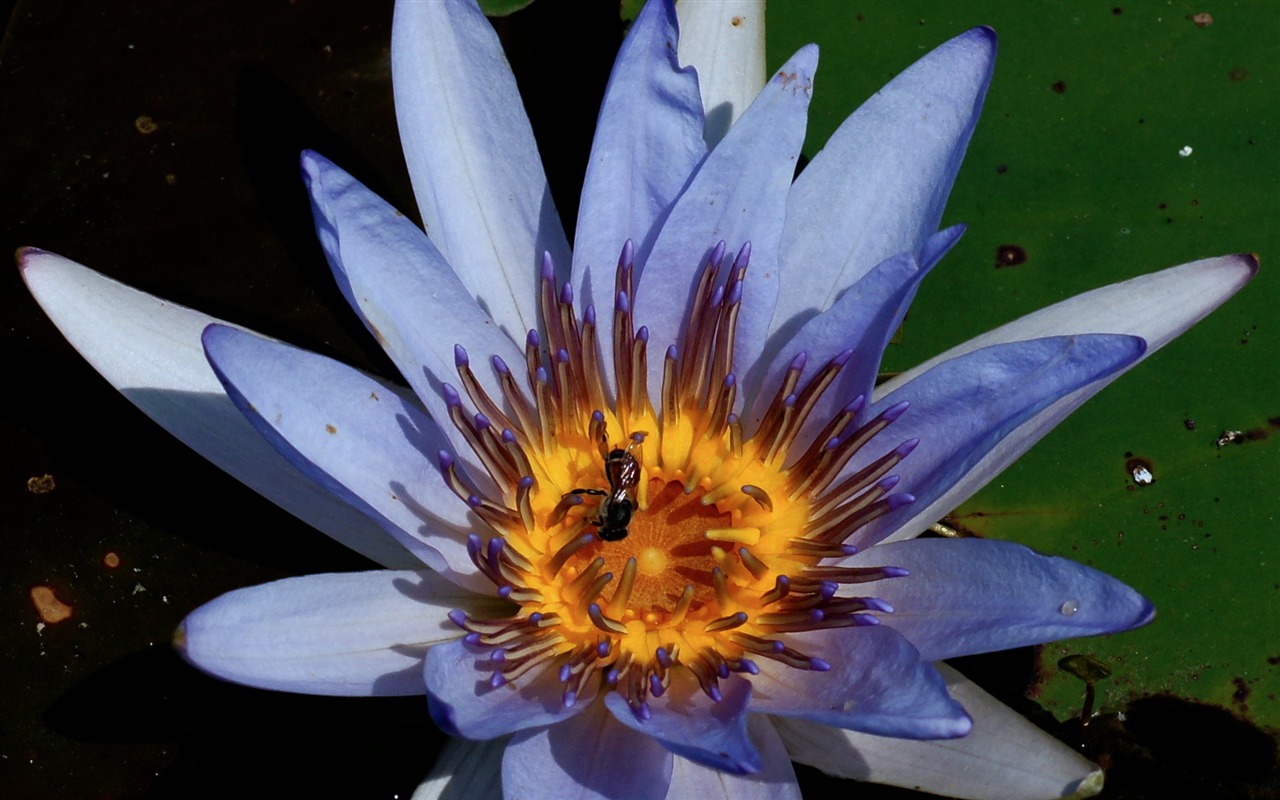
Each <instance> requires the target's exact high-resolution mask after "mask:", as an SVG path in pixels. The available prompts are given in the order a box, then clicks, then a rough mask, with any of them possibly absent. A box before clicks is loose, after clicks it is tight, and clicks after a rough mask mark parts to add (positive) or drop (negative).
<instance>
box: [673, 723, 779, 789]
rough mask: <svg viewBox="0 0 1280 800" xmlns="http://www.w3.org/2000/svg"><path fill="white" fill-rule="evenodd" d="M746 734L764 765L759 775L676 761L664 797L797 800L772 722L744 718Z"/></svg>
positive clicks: (692, 762)
mask: <svg viewBox="0 0 1280 800" xmlns="http://www.w3.org/2000/svg"><path fill="white" fill-rule="evenodd" d="M747 733H748V734H750V736H751V741H752V742H753V743H754V744H755V746H756V747H757V748H758V749H759V751H760V756H761V758H762V759H763V761H764V767H763V768H762V769H761V770H760V771H759V772H757V773H755V774H753V775H732V774H730V773H727V772H721V771H719V770H716V769H712V768H711V767H704V766H703V765H701V764H699V763H697V762H696V761H690V760H688V759H686V758H677V759H676V763H675V769H674V770H672V773H671V790H670V791H668V792H667V797H668V798H670V800H682V798H697V800H800V787H799V785H797V784H796V772H795V770H794V769H793V768H792V766H791V758H790V756H789V755H787V750H786V747H785V745H784V744H783V742H782V738H781V737H780V736H779V735H778V731H777V729H776V728H775V727H774V724H773V719H772V718H771V717H769V716H767V715H765V714H750V715H748V717H747Z"/></svg>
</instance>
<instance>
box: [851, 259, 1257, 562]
mask: <svg viewBox="0 0 1280 800" xmlns="http://www.w3.org/2000/svg"><path fill="white" fill-rule="evenodd" d="M1257 271H1258V260H1257V257H1256V256H1252V255H1232V256H1221V257H1219V258H1206V259H1202V260H1200V261H1193V262H1191V263H1189V264H1182V265H1181V266H1177V267H1170V268H1169V269H1165V270H1161V271H1160V272H1154V273H1151V274H1150V275H1142V276H1139V277H1137V278H1133V279H1131V280H1127V281H1122V282H1120V283H1113V284H1111V285H1110V286H1104V287H1102V288H1100V289H1094V290H1092V291H1089V292H1085V293H1084V294H1079V295H1076V296H1075V297H1072V298H1070V299H1068V300H1064V301H1062V302H1061V303H1056V304H1054V305H1052V306H1049V307H1048V308H1043V309H1041V310H1039V311H1036V312H1033V313H1031V314H1028V315H1027V316H1025V317H1022V318H1021V319H1017V320H1014V321H1013V322H1010V323H1008V324H1006V325H1002V326H1001V327H999V328H996V329H995V330H993V331H990V332H988V333H985V334H983V335H981V336H977V337H975V338H973V339H970V340H969V341H967V342H965V343H963V344H960V345H957V346H956V347H953V348H951V349H950V350H948V351H946V352H945V353H943V354H941V355H939V356H936V357H934V358H932V359H929V360H928V361H926V362H924V363H923V364H921V365H919V366H917V367H913V368H912V369H909V370H907V371H906V372H903V373H902V374H901V375H898V376H897V377H895V378H893V379H892V380H889V381H886V382H885V383H884V384H882V385H881V386H879V387H877V390H876V396H877V397H884V396H885V395H886V394H888V393H889V392H892V391H893V390H894V389H897V388H899V387H900V386H902V385H903V384H905V383H906V382H908V381H910V380H912V379H913V378H915V377H917V376H918V375H920V374H921V373H923V372H925V371H927V370H928V369H929V368H931V367H933V366H934V365H935V364H937V363H939V362H941V361H945V360H948V359H952V358H955V357H957V356H960V355H963V354H964V353H967V352H970V351H972V350H976V349H978V348H980V347H987V346H989V345H992V344H999V343H1003V342H1013V341H1021V340H1026V339H1032V338H1037V337H1043V336H1059V335H1071V334H1077V333H1123V334H1130V335H1136V336H1141V337H1142V338H1143V339H1145V340H1146V342H1147V350H1146V352H1145V353H1144V354H1143V355H1142V357H1141V358H1139V359H1138V361H1135V362H1134V364H1131V365H1130V366H1128V367H1126V368H1124V369H1122V370H1120V371H1119V372H1116V373H1114V374H1112V375H1109V376H1107V377H1105V378H1102V379H1100V380H1097V381H1094V382H1093V383H1091V384H1089V385H1087V386H1084V387H1082V388H1080V389H1077V390H1076V391H1074V392H1072V393H1071V394H1069V395H1067V396H1065V397H1063V398H1062V399H1060V400H1058V401H1057V402H1055V403H1053V404H1052V405H1050V406H1048V407H1047V408H1045V409H1044V410H1042V411H1040V412H1039V413H1038V414H1036V415H1035V416H1033V417H1031V418H1030V419H1029V420H1027V421H1026V422H1024V423H1023V424H1022V425H1021V426H1019V427H1018V428H1017V429H1016V430H1014V431H1013V432H1011V433H1010V434H1009V435H1008V436H1007V437H1006V438H1005V439H1004V440H1002V441H1001V442H1000V443H999V444H997V445H996V446H995V447H994V448H992V450H991V451H990V452H989V453H987V455H986V456H984V457H983V458H982V460H981V461H979V462H978V463H977V464H976V465H974V467H973V468H972V469H971V470H970V471H969V472H968V474H966V475H965V476H964V477H963V478H962V479H961V480H960V481H959V482H958V483H956V484H955V485H954V486H952V487H951V488H950V489H949V490H948V491H947V492H945V493H943V494H942V495H941V496H940V497H938V498H937V499H936V500H934V502H932V503H930V504H929V505H927V506H923V505H922V506H921V507H920V508H918V509H917V508H916V507H915V505H912V507H911V508H912V510H913V511H915V512H916V514H915V515H914V516H912V517H911V518H910V519H908V520H906V522H905V523H904V524H903V525H901V526H900V527H899V528H898V530H897V531H895V532H894V533H892V534H890V535H889V536H888V537H886V538H885V539H884V541H886V542H891V541H896V540H899V539H905V538H909V537H912V536H915V535H917V534H919V533H920V531H922V530H924V529H925V528H927V527H928V526H929V525H930V524H932V523H933V522H934V521H936V520H937V519H939V518H940V517H942V516H943V515H945V514H947V513H948V512H950V511H951V510H952V509H953V508H955V507H956V506H957V505H959V504H960V503H962V502H964V500H966V499H967V498H969V497H970V496H971V495H972V494H973V493H974V492H976V491H977V490H978V488H980V487H982V486H984V485H986V483H987V481H989V480H990V479H991V478H992V477H993V476H995V475H997V474H999V473H1000V472H1001V471H1002V470H1004V469H1005V467H1007V466H1009V465H1010V464H1012V463H1013V462H1014V461H1016V460H1018V458H1019V457H1021V456H1022V454H1023V453H1025V452H1026V451H1027V450H1028V449H1029V448H1030V447H1031V445H1033V444H1035V443H1036V442H1038V441H1040V439H1041V438H1042V437H1043V436H1044V435H1045V434H1046V433H1048V432H1049V431H1050V430H1051V429H1053V428H1054V426H1056V425H1057V424H1058V423H1059V422H1061V421H1062V420H1063V419H1064V418H1066V417H1067V416H1068V415H1070V414H1071V412H1073V411H1075V410H1076V409H1077V408H1079V407H1080V406H1081V405H1082V404H1083V403H1084V402H1085V401H1086V400H1088V399H1089V398H1090V397H1093V395H1095V394H1097V392H1098V391H1099V390H1100V389H1102V388H1103V387H1104V386H1106V385H1107V384H1108V383H1110V382H1111V381H1113V380H1115V379H1116V378H1118V377H1119V376H1120V375H1122V374H1124V373H1125V372H1127V371H1128V370H1130V369H1133V367H1134V366H1135V365H1136V364H1138V363H1141V362H1142V361H1143V360H1145V359H1146V358H1148V357H1150V355H1151V354H1152V353H1154V352H1155V351H1156V350H1159V349H1160V348H1161V347H1163V346H1164V345H1165V344H1167V343H1168V342H1169V341H1170V340H1171V339H1173V338H1174V337H1175V336H1177V335H1179V334H1180V333H1182V332H1183V331H1185V330H1187V329H1188V328H1190V327H1191V326H1192V325H1194V324H1196V323H1197V322H1199V321H1200V320H1202V319H1204V318H1205V316H1207V315H1208V314H1209V312H1211V311H1213V310H1214V309H1215V308H1217V307H1218V306H1220V305H1222V304H1223V303H1224V302H1226V301H1227V300H1228V299H1230V297H1231V296H1232V295H1234V294H1235V293H1236V292H1238V291H1240V289H1242V288H1243V287H1244V285H1245V284H1246V283H1248V282H1249V281H1250V279H1252V278H1253V276H1254V275H1255V274H1256V273H1257Z"/></svg>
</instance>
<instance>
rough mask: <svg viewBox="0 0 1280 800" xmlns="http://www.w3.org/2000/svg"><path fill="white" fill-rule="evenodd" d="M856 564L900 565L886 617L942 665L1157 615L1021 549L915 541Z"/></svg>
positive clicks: (1134, 599) (1111, 582)
mask: <svg viewBox="0 0 1280 800" xmlns="http://www.w3.org/2000/svg"><path fill="white" fill-rule="evenodd" d="M843 563H845V564H848V565H850V566H859V567H862V566H895V567H904V568H906V569H908V570H910V572H911V574H910V575H909V576H907V577H905V578H897V579H894V580H889V581H882V582H880V583H877V584H876V586H875V591H874V594H875V596H876V597H878V598H880V599H882V600H886V601H888V602H889V603H890V604H891V605H892V606H893V607H894V609H895V610H894V613H893V614H891V615H889V616H886V617H884V618H883V622H884V624H885V625H888V626H890V627H892V628H893V629H894V630H896V631H898V632H899V633H901V634H902V635H903V636H905V637H907V638H908V639H909V640H911V643H912V644H914V645H915V646H916V647H917V648H918V649H919V650H920V654H921V656H922V657H923V658H927V659H930V660H935V661H936V660H941V659H944V658H955V657H956V656H965V655H970V654H973V653H987V652H991V651H993V650H1006V649H1008V648H1011V647H1022V646H1025V645H1031V644H1043V643H1045V642H1053V641H1057V640H1059V639H1071V638H1074V637H1077V636H1093V635H1096V634H1100V633H1116V632H1118V631H1124V630H1129V629H1130V628H1136V627H1137V626H1139V625H1145V624H1146V623H1148V622H1150V621H1151V619H1152V617H1154V616H1155V608H1154V607H1153V606H1152V605H1151V603H1150V602H1148V601H1147V599H1146V598H1144V597H1143V596H1142V595H1140V594H1138V593H1137V592H1135V591H1134V590H1132V589H1130V588H1129V587H1128V586H1125V585H1124V584H1123V583H1121V582H1120V581H1118V580H1116V579H1115V578H1112V577H1110V576H1109V575H1104V574H1103V573H1101V572H1098V571H1097V570H1095V569H1092V568H1090V567H1086V566H1084V565H1083V564H1077V563H1076V562H1074V561H1071V560H1069V559H1065V558H1057V557H1053V556H1044V555H1040V554H1039V553H1037V552H1035V551H1033V550H1031V549H1029V548H1026V547H1023V546H1022V545H1019V544H1014V543H1012V542H998V541H990V540H984V539H914V540H910V541H905V542H895V543H893V544H883V545H878V546H876V547H872V548H870V549H868V550H866V551H865V552H863V553H860V554H858V555H856V556H852V557H850V558H848V559H846V560H845V561H844V562H843Z"/></svg>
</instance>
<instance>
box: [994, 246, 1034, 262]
mask: <svg viewBox="0 0 1280 800" xmlns="http://www.w3.org/2000/svg"><path fill="white" fill-rule="evenodd" d="M1026 261H1027V251H1026V250H1024V249H1022V248H1021V247H1019V246H1018V245H1016V244H1002V245H1000V246H999V247H997V248H996V266H997V267H1016V266H1018V265H1019V264H1024V263H1026Z"/></svg>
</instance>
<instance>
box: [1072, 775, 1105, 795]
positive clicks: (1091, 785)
mask: <svg viewBox="0 0 1280 800" xmlns="http://www.w3.org/2000/svg"><path fill="white" fill-rule="evenodd" d="M1103 781H1104V776H1103V774H1102V770H1100V769H1095V770H1094V771H1093V772H1090V773H1089V774H1088V775H1086V776H1084V777H1083V778H1081V779H1080V782H1079V783H1078V784H1076V786H1075V789H1074V790H1073V791H1072V792H1071V794H1069V795H1067V797H1066V799H1065V800H1083V798H1085V797H1093V796H1094V795H1096V794H1100V793H1101V792H1102V784H1103Z"/></svg>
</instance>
